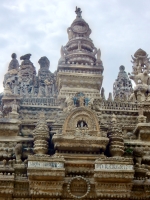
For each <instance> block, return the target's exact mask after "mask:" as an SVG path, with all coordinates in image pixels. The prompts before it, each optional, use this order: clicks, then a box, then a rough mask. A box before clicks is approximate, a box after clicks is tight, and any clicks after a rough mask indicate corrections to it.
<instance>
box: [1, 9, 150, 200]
mask: <svg viewBox="0 0 150 200" xmlns="http://www.w3.org/2000/svg"><path fill="white" fill-rule="evenodd" d="M75 12H76V15H77V16H76V19H75V20H74V21H73V23H72V24H71V26H70V27H69V28H68V29H67V33H68V42H67V44H66V45H65V46H62V47H61V58H60V59H59V61H58V68H57V71H56V72H55V73H52V72H51V71H50V70H49V66H50V61H49V60H48V58H47V57H42V58H40V59H39V61H38V62H39V65H40V69H39V71H38V73H36V69H35V67H34V64H33V63H32V62H31V61H30V57H31V54H26V55H24V56H21V58H20V59H21V60H22V63H21V65H20V64H19V62H18V60H17V56H16V54H15V53H13V54H12V60H11V62H10V64H9V66H8V71H7V73H6V74H5V76H4V82H3V85H4V92H3V93H1V96H0V103H1V111H0V159H1V160H0V200H23V199H24V200H60V199H62V200H71V199H87V200H93V199H98V200H99V199H107V200H111V199H115V200H121V199H122V200H132V199H139V200H146V199H150V76H149V73H150V61H149V57H148V54H147V53H146V52H145V51H144V50H142V49H139V50H137V51H136V52H135V54H134V56H132V63H133V66H132V72H131V74H128V75H129V76H128V75H127V73H126V72H125V68H124V66H120V68H119V74H118V77H117V79H116V80H115V83H114V86H113V96H112V94H111V93H109V97H108V99H106V98H105V94H104V88H101V85H102V81H103V70H104V67H103V63H102V60H101V51H100V49H97V48H96V47H95V46H94V44H93V42H92V40H91V39H90V34H91V29H90V27H89V25H88V24H87V23H86V22H85V20H84V19H83V18H82V16H81V13H82V12H81V9H80V8H76V11H75ZM130 79H132V80H133V81H134V82H135V87H134V88H132V83H131V80H130Z"/></svg>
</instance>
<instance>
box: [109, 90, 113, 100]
mask: <svg viewBox="0 0 150 200" xmlns="http://www.w3.org/2000/svg"><path fill="white" fill-rule="evenodd" d="M112 100H113V99H112V93H111V92H109V95H108V101H112Z"/></svg>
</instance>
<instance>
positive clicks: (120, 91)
mask: <svg viewBox="0 0 150 200" xmlns="http://www.w3.org/2000/svg"><path fill="white" fill-rule="evenodd" d="M132 92H133V89H132V83H131V80H130V79H129V77H128V75H127V73H126V72H125V67H124V66H123V65H121V66H120V67H119V73H118V77H117V79H116V80H115V82H114V85H113V96H114V99H115V100H117V99H119V100H122V101H124V100H125V101H126V100H128V99H129V97H130V95H131V93H132Z"/></svg>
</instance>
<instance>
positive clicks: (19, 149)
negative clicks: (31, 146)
mask: <svg viewBox="0 0 150 200" xmlns="http://www.w3.org/2000/svg"><path fill="white" fill-rule="evenodd" d="M15 156H16V162H17V163H21V156H22V144H21V143H19V142H18V143H17V144H16V146H15Z"/></svg>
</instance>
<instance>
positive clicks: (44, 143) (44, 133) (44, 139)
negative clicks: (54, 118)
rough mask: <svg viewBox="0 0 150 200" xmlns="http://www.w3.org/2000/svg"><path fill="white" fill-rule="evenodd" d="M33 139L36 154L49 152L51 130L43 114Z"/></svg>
mask: <svg viewBox="0 0 150 200" xmlns="http://www.w3.org/2000/svg"><path fill="white" fill-rule="evenodd" d="M33 137H34V152H35V154H46V153H47V152H48V139H49V129H48V126H47V122H46V120H45V115H44V113H43V112H41V113H40V116H39V121H38V122H37V125H36V127H35V129H34V131H33Z"/></svg>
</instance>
